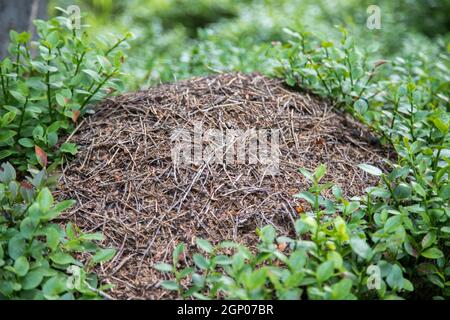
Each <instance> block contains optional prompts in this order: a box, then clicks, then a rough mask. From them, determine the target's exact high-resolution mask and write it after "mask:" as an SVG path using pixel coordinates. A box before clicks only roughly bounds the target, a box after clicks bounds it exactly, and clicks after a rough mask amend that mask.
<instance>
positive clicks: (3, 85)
mask: <svg viewBox="0 0 450 320" xmlns="http://www.w3.org/2000/svg"><path fill="white" fill-rule="evenodd" d="M0 79H1V84H2V91H3V99H4V103H5V104H8V94H7V91H6V86H5V79H4V78H3V69H2V67H1V66H0Z"/></svg>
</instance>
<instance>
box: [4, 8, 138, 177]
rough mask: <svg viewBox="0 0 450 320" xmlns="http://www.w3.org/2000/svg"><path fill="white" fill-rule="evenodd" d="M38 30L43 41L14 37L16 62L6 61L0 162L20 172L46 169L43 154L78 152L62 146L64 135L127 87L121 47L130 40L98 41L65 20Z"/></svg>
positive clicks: (69, 145) (53, 21)
mask: <svg viewBox="0 0 450 320" xmlns="http://www.w3.org/2000/svg"><path fill="white" fill-rule="evenodd" d="M35 25H36V28H37V33H38V40H37V41H31V39H30V34H29V33H26V32H24V33H20V34H18V33H17V32H15V31H11V32H10V36H11V44H10V48H9V53H10V57H9V58H6V59H4V60H3V61H1V62H0V89H1V90H0V148H1V151H0V159H9V160H10V162H11V163H13V164H14V165H16V166H17V167H18V169H19V170H25V169H26V168H27V164H30V165H37V164H38V162H40V164H41V165H44V166H45V165H46V164H47V163H46V161H44V158H42V159H39V155H42V156H44V157H47V155H48V157H49V158H51V159H55V160H56V159H61V158H62V157H63V156H64V155H70V154H72V155H73V154H75V153H76V152H77V150H76V146H75V145H74V144H72V143H63V144H62V145H60V146H59V145H58V138H59V135H60V133H61V132H63V133H64V132H69V131H71V130H73V128H74V124H75V123H77V122H78V120H79V119H80V116H83V115H84V114H85V113H86V112H88V107H89V105H90V104H91V103H93V102H95V101H98V100H99V99H101V98H103V97H104V96H105V94H106V93H108V92H109V93H111V92H114V91H116V90H119V89H120V88H121V86H120V81H119V80H118V77H119V76H120V75H121V73H120V71H119V68H120V66H121V64H122V63H123V61H124V54H123V53H122V52H121V51H120V50H119V49H118V48H119V46H123V45H124V44H125V41H126V39H127V38H128V37H129V35H126V36H125V37H123V38H121V39H113V38H111V37H104V38H98V39H95V40H94V39H91V38H90V37H89V36H88V34H87V33H86V32H81V31H80V30H77V29H75V28H74V27H73V26H72V23H71V20H70V19H69V18H67V17H63V16H59V17H56V18H54V19H51V20H49V21H48V22H45V21H40V20H37V21H35ZM39 160H41V161H39ZM58 163H59V161H55V162H54V163H53V166H56V165H57V164H58Z"/></svg>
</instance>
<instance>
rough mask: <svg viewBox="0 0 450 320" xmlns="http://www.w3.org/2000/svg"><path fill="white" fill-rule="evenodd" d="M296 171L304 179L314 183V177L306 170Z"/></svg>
mask: <svg viewBox="0 0 450 320" xmlns="http://www.w3.org/2000/svg"><path fill="white" fill-rule="evenodd" d="M298 170H299V171H300V173H301V174H302V175H303V176H304V177H305V178H306V179H308V180H309V181H311V182H314V176H313V174H312V173H311V172H309V171H308V170H306V169H304V168H299V169H298Z"/></svg>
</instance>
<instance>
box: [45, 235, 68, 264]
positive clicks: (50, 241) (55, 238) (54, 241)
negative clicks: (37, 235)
mask: <svg viewBox="0 0 450 320" xmlns="http://www.w3.org/2000/svg"><path fill="white" fill-rule="evenodd" d="M45 235H46V237H47V246H48V247H49V248H50V250H52V251H54V250H56V248H57V247H58V244H59V241H60V238H61V235H60V233H59V232H58V230H56V229H55V228H48V229H47V230H46V232H45ZM63 264H64V263H63Z"/></svg>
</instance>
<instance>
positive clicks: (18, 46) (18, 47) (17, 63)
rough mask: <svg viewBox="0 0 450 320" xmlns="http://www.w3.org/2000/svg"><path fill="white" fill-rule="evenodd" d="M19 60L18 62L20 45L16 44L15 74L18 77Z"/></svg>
mask: <svg viewBox="0 0 450 320" xmlns="http://www.w3.org/2000/svg"><path fill="white" fill-rule="evenodd" d="M19 60H20V43H18V44H17V53H16V74H17V77H19Z"/></svg>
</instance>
